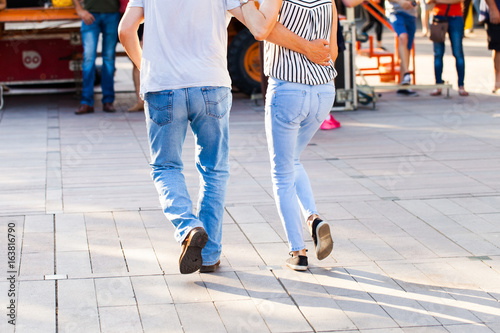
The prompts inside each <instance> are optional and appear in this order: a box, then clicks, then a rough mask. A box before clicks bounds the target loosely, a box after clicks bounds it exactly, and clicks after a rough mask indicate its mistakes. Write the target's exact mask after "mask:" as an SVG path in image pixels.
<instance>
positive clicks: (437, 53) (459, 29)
mask: <svg viewBox="0 0 500 333" xmlns="http://www.w3.org/2000/svg"><path fill="white" fill-rule="evenodd" d="M435 18H436V19H439V20H445V19H446V17H444V16H435ZM448 35H449V36H450V42H451V51H452V53H453V56H454V57H455V65H456V67H457V75H458V86H459V87H463V86H464V77H465V57H464V49H463V43H462V41H463V38H464V19H463V18H462V16H448ZM433 44H434V75H435V77H436V83H443V82H444V81H443V78H442V75H443V56H444V49H445V47H444V42H443V43H436V42H433Z"/></svg>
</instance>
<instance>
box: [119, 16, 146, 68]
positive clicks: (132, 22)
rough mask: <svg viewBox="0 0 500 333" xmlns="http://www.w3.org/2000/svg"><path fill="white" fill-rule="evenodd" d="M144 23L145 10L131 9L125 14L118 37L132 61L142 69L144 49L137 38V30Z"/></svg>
mask: <svg viewBox="0 0 500 333" xmlns="http://www.w3.org/2000/svg"><path fill="white" fill-rule="evenodd" d="M143 21H144V9H143V8H142V7H129V8H127V10H126V11H125V14H123V18H122V20H121V21H120V25H119V26H118V37H119V38H120V42H121V43H122V45H123V48H124V49H125V52H127V54H128V56H129V57H130V59H131V60H132V61H133V63H134V64H135V65H136V66H137V68H138V69H139V70H140V69H141V58H142V48H141V45H140V43H139V36H137V29H139V25H140V24H141V23H142V22H143Z"/></svg>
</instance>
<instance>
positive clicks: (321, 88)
mask: <svg viewBox="0 0 500 333" xmlns="http://www.w3.org/2000/svg"><path fill="white" fill-rule="evenodd" d="M334 99H335V86H334V84H333V81H332V82H330V83H327V84H322V85H316V86H311V85H307V84H300V83H293V82H288V81H281V80H278V79H275V78H272V77H270V78H269V84H268V89H267V95H266V115H265V122H266V137H267V144H268V149H269V156H270V160H271V177H272V181H273V194H274V199H275V201H276V206H277V208H278V213H279V216H280V219H281V222H282V224H283V227H284V228H285V231H286V235H287V238H288V244H289V248H290V251H299V250H302V249H304V248H305V243H304V235H303V229H302V220H301V210H302V216H303V218H304V219H307V218H308V217H309V216H310V215H312V214H317V210H316V204H315V202H314V195H313V192H312V189H311V184H310V182H309V177H308V176H307V173H306V171H305V169H304V167H303V165H302V163H301V162H300V155H301V153H302V152H303V151H304V149H305V148H306V147H307V145H308V143H309V141H310V140H311V139H312V137H313V136H314V134H315V133H316V132H317V130H318V129H319V127H320V125H321V123H322V122H323V121H324V120H325V118H326V117H327V116H328V114H329V113H330V111H331V109H332V106H333V102H334Z"/></svg>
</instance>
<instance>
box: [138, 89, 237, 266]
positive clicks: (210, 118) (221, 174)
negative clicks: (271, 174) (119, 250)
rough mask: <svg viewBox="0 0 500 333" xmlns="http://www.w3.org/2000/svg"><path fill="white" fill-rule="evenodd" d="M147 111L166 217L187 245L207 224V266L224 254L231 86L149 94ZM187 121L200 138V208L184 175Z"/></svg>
mask: <svg viewBox="0 0 500 333" xmlns="http://www.w3.org/2000/svg"><path fill="white" fill-rule="evenodd" d="M144 102H145V103H144V110H145V114H146V126H147V131H148V139H149V146H150V150H151V168H152V171H151V176H152V178H153V180H154V183H155V186H156V189H157V191H158V194H159V196H160V203H161V205H162V208H163V211H164V213H165V216H166V217H167V218H168V219H169V220H170V221H171V222H172V224H173V225H174V226H175V228H176V231H175V235H174V236H175V239H176V240H177V241H178V242H179V243H182V241H183V240H184V239H185V238H186V236H187V234H188V233H189V231H191V229H193V228H195V227H204V228H205V230H206V231H207V234H208V242H207V245H206V246H205V248H204V249H203V251H202V257H203V265H213V264H215V263H216V262H217V261H218V260H219V258H220V254H221V241H222V217H223V214H224V200H225V197H226V187H227V181H228V179H229V158H228V150H229V148H228V147H229V110H230V109H231V103H232V95H231V90H230V89H229V88H226V87H196V88H185V89H176V90H164V91H160V92H152V93H151V92H150V93H146V94H145V96H144ZM188 123H189V124H191V129H192V130H193V134H194V140H195V163H196V168H197V169H198V173H199V179H200V191H199V195H198V203H197V212H196V213H193V208H192V206H193V204H192V201H191V198H190V197H189V193H188V191H187V188H186V182H185V179H184V175H183V174H182V170H183V163H182V158H181V155H182V146H183V144H184V139H185V137H186V131H187V126H188Z"/></svg>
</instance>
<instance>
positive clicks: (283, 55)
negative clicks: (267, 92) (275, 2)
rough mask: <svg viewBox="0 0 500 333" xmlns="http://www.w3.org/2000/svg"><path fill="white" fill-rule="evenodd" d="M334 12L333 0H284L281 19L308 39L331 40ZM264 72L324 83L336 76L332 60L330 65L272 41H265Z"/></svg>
mask: <svg viewBox="0 0 500 333" xmlns="http://www.w3.org/2000/svg"><path fill="white" fill-rule="evenodd" d="M332 16H333V12H332V0H283V4H282V5H281V10H280V13H279V15H278V22H281V23H282V24H283V25H284V26H285V27H287V28H288V29H289V30H291V31H292V32H294V33H296V34H297V35H299V36H301V37H303V38H305V39H307V40H314V39H318V38H323V39H326V40H328V41H330V34H331V27H332ZM264 73H265V74H266V75H268V76H271V77H274V78H276V79H279V80H284V81H290V82H297V83H303V84H310V85H317V84H325V83H327V82H329V81H332V80H333V79H334V78H335V77H336V76H337V71H336V70H335V68H334V67H333V62H332V61H331V60H330V66H321V65H317V64H315V63H313V62H311V61H309V60H308V59H307V58H306V56H305V55H303V54H300V53H297V52H294V51H292V50H290V49H286V48H284V47H281V46H279V45H276V44H273V43H269V42H265V56H264Z"/></svg>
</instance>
